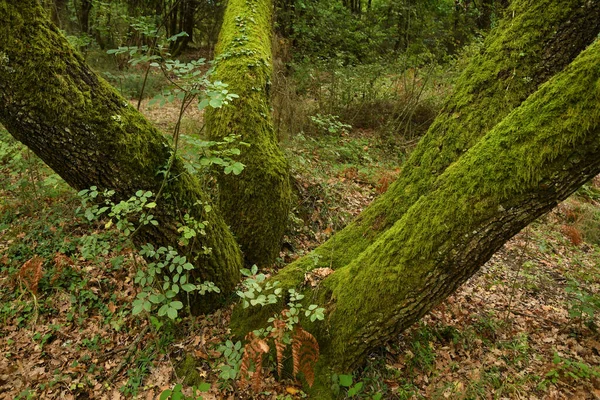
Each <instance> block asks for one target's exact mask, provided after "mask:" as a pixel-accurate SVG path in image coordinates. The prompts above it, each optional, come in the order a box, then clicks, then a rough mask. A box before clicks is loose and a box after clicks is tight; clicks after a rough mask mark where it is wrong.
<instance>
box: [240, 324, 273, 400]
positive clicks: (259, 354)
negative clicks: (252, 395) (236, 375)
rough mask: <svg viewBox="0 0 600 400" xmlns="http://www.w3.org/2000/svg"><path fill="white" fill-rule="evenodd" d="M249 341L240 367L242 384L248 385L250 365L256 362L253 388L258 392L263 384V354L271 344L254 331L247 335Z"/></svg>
mask: <svg viewBox="0 0 600 400" xmlns="http://www.w3.org/2000/svg"><path fill="white" fill-rule="evenodd" d="M246 340H247V341H248V343H247V344H246V346H244V356H243V357H242V365H241V367H240V375H241V376H240V384H241V385H243V386H245V385H248V381H247V377H248V375H249V372H250V371H249V370H250V366H251V364H252V363H254V373H253V374H252V390H254V391H255V392H258V391H259V390H260V386H261V383H262V382H261V378H262V373H263V370H262V360H263V354H265V353H268V352H269V345H268V344H267V342H265V341H264V340H263V339H261V338H259V337H257V336H256V335H255V334H254V333H253V332H250V333H249V334H248V335H246Z"/></svg>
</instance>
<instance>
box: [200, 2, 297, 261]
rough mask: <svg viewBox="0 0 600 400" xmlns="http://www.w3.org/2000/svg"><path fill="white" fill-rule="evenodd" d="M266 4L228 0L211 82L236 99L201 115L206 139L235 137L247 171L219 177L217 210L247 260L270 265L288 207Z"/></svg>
mask: <svg viewBox="0 0 600 400" xmlns="http://www.w3.org/2000/svg"><path fill="white" fill-rule="evenodd" d="M272 8H273V5H272V2H271V0H230V1H229V2H228V4H227V8H226V10H225V16H224V19H223V25H222V27H221V33H220V36H219V41H218V43H217V48H216V54H217V65H216V71H215V76H214V79H216V80H221V81H223V82H225V83H227V84H228V85H229V87H228V89H229V91H230V92H232V93H235V94H237V95H239V99H237V100H236V101H235V103H234V104H233V105H231V106H225V107H223V108H221V109H218V110H209V111H208V112H207V113H206V123H207V127H208V132H209V135H210V136H211V138H223V137H225V136H227V135H231V134H235V135H240V136H241V140H242V141H244V142H246V143H249V144H250V147H248V148H245V147H244V148H242V155H241V157H240V158H241V162H242V163H244V164H245V165H246V168H245V169H244V171H243V172H242V173H241V175H239V176H232V175H224V174H223V175H220V176H219V190H220V203H219V205H220V207H221V209H222V211H223V213H224V217H225V219H226V221H227V222H228V223H229V224H230V226H231V228H232V230H233V232H234V233H235V235H236V236H237V239H238V242H239V243H240V245H241V246H242V251H243V252H244V256H245V258H246V261H247V262H248V263H250V264H258V265H259V266H264V265H268V264H270V263H272V262H273V261H274V260H275V258H276V257H277V255H278V254H279V249H280V245H281V240H282V237H283V233H284V230H285V227H286V224H287V219H288V214H289V211H290V204H291V188H290V181H289V171H288V165H287V162H286V160H285V158H284V156H283V153H282V151H281V150H280V149H279V146H278V142H277V136H276V134H275V132H274V129H273V122H272V117H271V109H270V103H269V87H270V84H271V75H272V65H271V13H272Z"/></svg>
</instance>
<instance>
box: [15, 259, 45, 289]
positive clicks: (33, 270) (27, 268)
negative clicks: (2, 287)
mask: <svg viewBox="0 0 600 400" xmlns="http://www.w3.org/2000/svg"><path fill="white" fill-rule="evenodd" d="M43 262H44V260H43V259H42V258H41V257H38V256H34V257H33V258H31V259H29V260H28V261H26V262H25V263H24V264H23V265H22V266H21V269H20V270H19V279H20V280H21V281H22V282H23V283H24V284H25V286H27V289H29V290H30V291H31V293H33V294H34V295H37V291H38V284H39V283H40V279H41V278H42V263H43Z"/></svg>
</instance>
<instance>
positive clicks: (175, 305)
mask: <svg viewBox="0 0 600 400" xmlns="http://www.w3.org/2000/svg"><path fill="white" fill-rule="evenodd" d="M170 305H171V307H173V308H174V309H176V310H181V309H182V308H183V303H182V302H180V301H172V302H171V304H170Z"/></svg>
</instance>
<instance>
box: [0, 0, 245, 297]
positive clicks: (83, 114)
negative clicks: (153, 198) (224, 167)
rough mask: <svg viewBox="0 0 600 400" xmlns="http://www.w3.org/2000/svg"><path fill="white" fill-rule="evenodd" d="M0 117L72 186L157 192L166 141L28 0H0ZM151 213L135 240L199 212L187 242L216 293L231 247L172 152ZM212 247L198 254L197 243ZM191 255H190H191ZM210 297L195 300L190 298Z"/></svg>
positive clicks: (156, 238) (228, 282)
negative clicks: (203, 227)
mask: <svg viewBox="0 0 600 400" xmlns="http://www.w3.org/2000/svg"><path fill="white" fill-rule="evenodd" d="M0 26H1V28H0V40H1V43H0V54H2V55H3V56H2V57H1V58H2V60H3V61H2V64H1V65H0V122H1V123H2V124H3V125H4V126H5V127H6V128H7V129H8V131H9V132H10V133H11V134H12V135H13V136H14V137H15V138H17V139H18V140H20V141H21V142H23V143H24V144H25V145H27V146H28V147H29V148H31V149H32V150H33V151H34V152H35V153H36V154H37V155H38V156H40V157H41V158H42V159H43V160H44V161H45V162H46V163H47V164H48V165H49V166H50V167H51V168H52V169H54V171H55V172H57V173H58V174H59V175H60V176H61V177H63V178H64V179H65V181H67V182H68V183H69V184H70V185H71V186H73V187H74V188H76V189H84V188H89V187H90V186H98V187H100V188H109V189H114V190H115V191H116V192H117V196H118V197H120V198H128V197H129V196H131V195H132V194H133V193H135V192H136V191H137V190H140V189H143V190H150V191H152V192H154V193H157V192H158V191H159V188H160V187H161V185H162V181H163V177H162V175H160V174H159V173H158V172H159V171H161V170H163V169H164V168H165V166H166V165H167V164H168V163H169V160H170V158H171V155H172V149H171V147H170V146H169V144H168V142H167V140H166V139H165V138H164V137H163V135H162V134H161V133H160V132H159V131H158V130H157V129H155V128H154V127H153V126H152V125H151V124H150V123H149V122H148V121H147V120H146V119H145V118H144V117H143V116H142V115H141V114H140V113H139V112H137V111H136V110H135V109H134V108H133V107H131V106H130V105H129V103H128V102H127V101H126V100H125V99H124V98H123V97H121V96H120V95H119V94H118V93H117V92H116V91H115V90H114V89H113V88H112V87H111V86H110V85H109V84H108V83H106V82H105V81H104V80H103V79H102V78H100V77H98V76H97V75H96V74H95V73H94V72H92V71H91V70H90V69H89V68H88V67H87V66H86V65H85V62H84V61H83V58H82V57H81V56H80V55H79V54H78V53H77V52H76V51H75V50H73V48H72V47H71V46H70V45H69V44H68V42H67V40H66V39H65V38H64V37H63V36H62V34H61V33H60V32H59V31H58V30H57V28H56V27H54V25H52V24H51V23H50V22H49V21H48V20H47V18H46V15H45V12H44V11H43V9H42V8H41V6H39V4H38V2H37V1H34V0H27V1H22V2H8V1H0ZM171 177H173V178H172V179H170V180H169V182H168V184H167V185H166V186H165V189H164V191H163V196H162V199H161V200H159V207H157V208H156V209H155V212H156V213H155V217H156V219H157V220H158V222H159V226H158V227H156V228H152V229H146V230H142V231H141V232H140V235H139V236H138V237H137V241H138V242H139V243H142V244H143V243H146V242H152V243H154V244H155V245H159V246H160V245H165V246H168V245H171V246H173V247H178V245H177V239H178V237H179V234H178V233H177V227H176V223H177V221H178V220H179V218H180V216H181V215H183V214H185V213H189V214H190V215H192V216H194V217H197V219H199V220H201V221H208V227H207V234H208V235H207V236H206V237H205V238H204V240H201V241H198V242H197V243H196V244H195V247H194V248H192V249H187V248H186V249H180V250H181V252H182V253H184V252H185V253H188V254H191V255H192V256H193V259H194V262H195V263H196V266H197V274H198V276H199V277H200V278H202V279H206V280H210V281H213V282H214V283H215V284H217V286H219V287H220V288H221V290H222V293H223V294H225V293H227V292H229V291H231V290H232V289H233V287H234V286H235V285H236V283H237V282H238V281H239V276H240V275H239V268H240V267H241V265H242V260H241V253H240V251H239V248H238V246H237V244H236V242H235V240H234V239H233V236H232V235H231V233H230V232H229V230H228V228H227V226H226V224H225V222H224V221H223V219H222V217H221V216H220V215H219V214H218V212H211V213H205V212H204V210H203V207H199V206H197V205H196V203H197V202H198V201H200V202H207V201H208V197H207V196H206V195H205V194H204V193H203V192H202V190H201V187H200V184H199V183H198V181H197V180H196V179H195V178H194V177H192V176H190V175H189V174H188V173H187V172H186V170H185V168H184V167H183V163H182V162H181V161H180V160H176V161H175V162H174V163H173V167H172V169H171ZM203 246H206V247H209V248H211V249H212V251H213V252H212V254H211V255H210V256H208V257H206V256H200V253H201V252H202V247H203ZM196 256H197V257H196ZM216 302H217V299H216V297H215V298H202V299H198V301H197V305H198V307H202V306H203V305H206V304H209V305H214V304H215V303H216Z"/></svg>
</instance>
